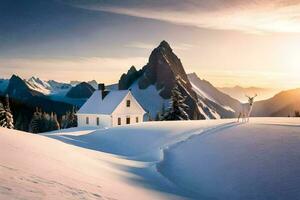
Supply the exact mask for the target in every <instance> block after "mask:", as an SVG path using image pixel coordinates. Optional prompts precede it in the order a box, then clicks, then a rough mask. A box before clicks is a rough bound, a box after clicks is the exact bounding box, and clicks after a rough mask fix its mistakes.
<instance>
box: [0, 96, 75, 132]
mask: <svg viewBox="0 0 300 200" xmlns="http://www.w3.org/2000/svg"><path fill="white" fill-rule="evenodd" d="M75 113H76V112H75V109H74V108H73V109H72V110H71V111H68V112H66V113H65V114H64V115H63V116H62V117H61V119H59V120H58V117H57V115H56V113H55V112H50V113H47V112H43V111H42V109H40V108H36V110H35V112H34V113H33V116H32V118H31V120H30V121H28V119H27V118H25V117H24V116H23V115H21V114H19V115H18V117H17V119H16V121H14V116H13V114H12V112H11V108H10V104H9V97H8V96H6V98H5V101H4V102H0V126H1V127H5V128H8V129H18V130H29V132H31V133H43V132H49V131H54V130H59V129H65V128H71V127H76V126H77V116H76V115H75Z"/></svg>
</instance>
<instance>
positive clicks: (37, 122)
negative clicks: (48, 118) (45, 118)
mask: <svg viewBox="0 0 300 200" xmlns="http://www.w3.org/2000/svg"><path fill="white" fill-rule="evenodd" d="M41 122H42V113H41V112H40V111H39V110H38V108H36V111H35V112H34V113H33V116H32V119H31V121H30V124H29V131H30V132H31V133H40V132H41V130H42V129H41Z"/></svg>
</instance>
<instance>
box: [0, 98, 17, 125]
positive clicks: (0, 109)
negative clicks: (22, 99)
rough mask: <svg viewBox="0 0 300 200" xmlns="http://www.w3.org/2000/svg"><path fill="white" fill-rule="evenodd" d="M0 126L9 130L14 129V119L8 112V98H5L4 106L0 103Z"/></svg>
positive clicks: (9, 111)
mask: <svg viewBox="0 0 300 200" xmlns="http://www.w3.org/2000/svg"><path fill="white" fill-rule="evenodd" d="M0 126H1V127H5V128H9V129H13V128H14V119H13V115H12V113H11V110H10V105H9V98H8V96H6V105H5V106H4V105H3V104H2V103H0Z"/></svg>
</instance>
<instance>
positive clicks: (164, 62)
mask: <svg viewBox="0 0 300 200" xmlns="http://www.w3.org/2000/svg"><path fill="white" fill-rule="evenodd" d="M176 84H177V85H178V87H179V90H180V92H181V94H182V95H183V96H185V97H186V100H185V104H187V105H188V106H189V109H186V112H187V114H188V115H189V118H190V119H206V118H208V116H207V114H206V112H209V111H206V110H205V107H204V106H203V105H202V104H198V98H197V94H196V93H195V92H194V90H193V89H192V85H191V83H190V81H189V80H188V77H187V74H186V72H185V70H184V68H183V65H182V63H181V61H180V59H179V58H178V57H177V56H176V55H175V54H174V52H173V50H172V48H171V47H170V45H169V44H168V43H167V42H166V41H162V42H161V43H160V44H159V46H158V47H157V48H155V49H154V50H153V51H152V53H151V55H150V57H149V60H148V63H147V64H146V65H145V66H144V67H143V68H142V69H141V70H139V71H137V70H136V69H135V68H134V67H131V68H130V70H129V71H128V73H127V74H123V75H122V77H121V79H120V81H119V89H127V88H130V89H131V90H132V93H133V95H134V96H135V97H136V98H137V99H138V100H139V102H140V103H141V105H142V106H143V107H144V109H145V110H147V111H149V113H150V115H151V116H152V117H155V116H156V115H157V114H158V113H161V112H162V111H163V109H164V107H167V106H168V105H169V101H170V97H171V90H172V89H173V88H174V86H175V85H176ZM210 114H211V113H210ZM211 116H212V115H211Z"/></svg>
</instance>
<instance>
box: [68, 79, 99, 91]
mask: <svg viewBox="0 0 300 200" xmlns="http://www.w3.org/2000/svg"><path fill="white" fill-rule="evenodd" d="M80 83H82V82H81V81H71V82H70V85H72V86H73V87H74V86H76V85H78V84H80ZM86 83H88V84H89V85H91V86H92V87H93V88H94V89H95V90H96V89H98V83H97V81H95V80H92V81H88V82H86Z"/></svg>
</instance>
